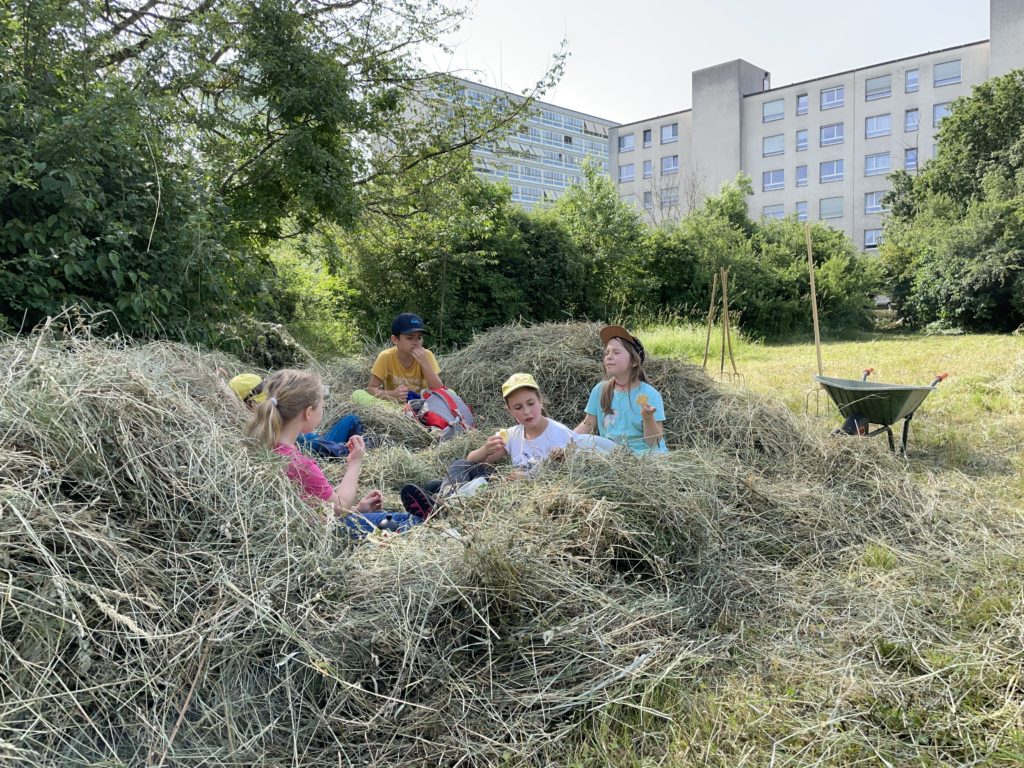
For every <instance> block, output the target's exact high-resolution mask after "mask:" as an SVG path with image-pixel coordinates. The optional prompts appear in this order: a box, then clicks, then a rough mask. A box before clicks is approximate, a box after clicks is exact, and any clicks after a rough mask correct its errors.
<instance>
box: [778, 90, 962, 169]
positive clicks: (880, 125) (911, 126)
mask: <svg viewBox="0 0 1024 768" xmlns="http://www.w3.org/2000/svg"><path fill="white" fill-rule="evenodd" d="M948 116H949V102H945V103H943V104H936V105H934V106H933V107H932V126H938V124H939V123H941V122H942V120H943V118H945V117H948ZM920 124H921V112H920V110H919V109H917V108H914V109H908V110H906V111H905V112H904V113H903V131H904V133H913V132H914V131H916V130H917V129H918V127H919V126H920ZM807 130H808V129H806V128H801V129H799V130H798V131H797V132H796V151H797V152H802V151H804V150H805V149H807V147H808V140H807ZM891 135H892V114H890V113H886V114H884V115H872V116H870V117H866V118H864V138H866V139H874V138H878V137H879V136H891ZM845 140H846V135H845V126H844V124H843V123H831V124H829V125H822V126H820V127H819V128H818V145H819V146H821V147H830V146H833V145H835V144H842V143H843V142H844V141H845ZM785 152H786V135H785V134H784V133H776V134H774V135H772V136H765V137H764V138H763V139H761V156H762V157H771V156H772V155H782V154H785Z"/></svg>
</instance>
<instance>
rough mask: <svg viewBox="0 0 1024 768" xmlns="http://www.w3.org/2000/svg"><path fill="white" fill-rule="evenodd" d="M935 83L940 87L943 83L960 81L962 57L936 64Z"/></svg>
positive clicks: (951, 83)
mask: <svg viewBox="0 0 1024 768" xmlns="http://www.w3.org/2000/svg"><path fill="white" fill-rule="evenodd" d="M934 77H935V80H934V83H933V84H934V85H935V87H936V88H938V87H939V86H941V85H953V84H954V83H959V82H960V59H957V60H956V61H944V62H942V63H941V64H936V65H935V75H934Z"/></svg>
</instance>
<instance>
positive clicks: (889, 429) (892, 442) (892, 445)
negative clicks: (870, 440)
mask: <svg viewBox="0 0 1024 768" xmlns="http://www.w3.org/2000/svg"><path fill="white" fill-rule="evenodd" d="M885 434H886V435H887V436H888V438H889V450H890V451H892V452H893V453H896V440H895V438H894V437H893V434H892V427H890V426H888V425H886V427H885Z"/></svg>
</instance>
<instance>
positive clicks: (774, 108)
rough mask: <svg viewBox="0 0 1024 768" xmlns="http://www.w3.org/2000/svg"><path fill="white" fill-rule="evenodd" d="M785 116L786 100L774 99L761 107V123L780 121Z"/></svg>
mask: <svg viewBox="0 0 1024 768" xmlns="http://www.w3.org/2000/svg"><path fill="white" fill-rule="evenodd" d="M785 116H786V100H785V99H775V101H766V102H765V103H764V104H762V105H761V122H762V123H770V122H772V121H773V120H781V119H782V118H784V117H785Z"/></svg>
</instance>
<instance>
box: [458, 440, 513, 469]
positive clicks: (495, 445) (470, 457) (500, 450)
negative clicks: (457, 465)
mask: <svg viewBox="0 0 1024 768" xmlns="http://www.w3.org/2000/svg"><path fill="white" fill-rule="evenodd" d="M507 453H508V452H507V451H506V450H505V441H504V440H502V439H501V435H491V436H490V437H488V438H487V442H486V443H484V444H483V445H481V446H480V447H479V448H477V449H476V450H475V451H470V452H469V453H468V454H467V455H466V461H472V462H473V463H474V464H493V463H494V462H496V461H498V460H499V459H501V458H502V457H504V456H505V455H506V454H507Z"/></svg>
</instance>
